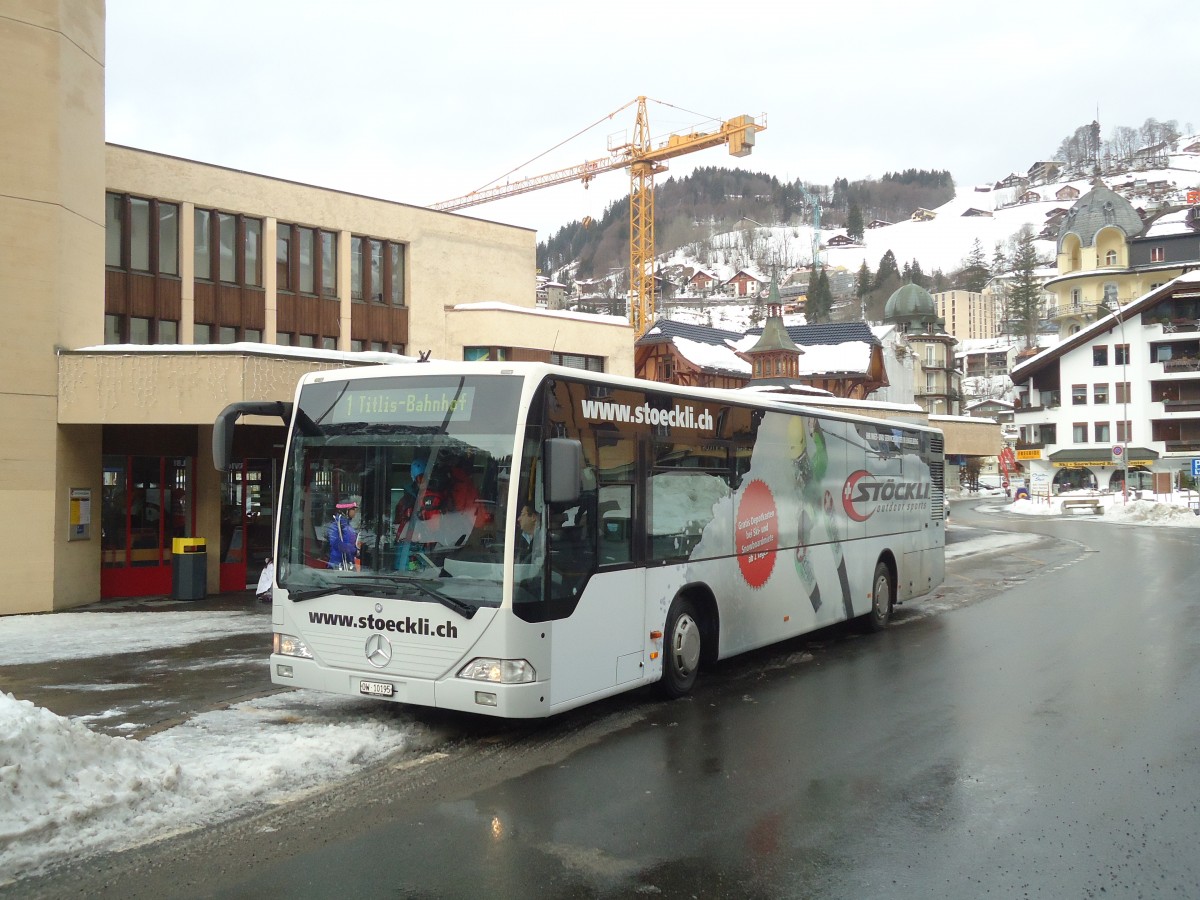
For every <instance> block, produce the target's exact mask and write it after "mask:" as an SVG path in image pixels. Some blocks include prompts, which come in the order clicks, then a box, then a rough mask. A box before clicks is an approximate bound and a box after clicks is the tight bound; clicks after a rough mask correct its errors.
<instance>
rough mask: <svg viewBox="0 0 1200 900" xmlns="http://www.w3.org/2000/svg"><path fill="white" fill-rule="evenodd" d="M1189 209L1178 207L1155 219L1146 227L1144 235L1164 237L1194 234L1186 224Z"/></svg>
mask: <svg viewBox="0 0 1200 900" xmlns="http://www.w3.org/2000/svg"><path fill="white" fill-rule="evenodd" d="M1188 212H1189V210H1186V209H1180V210H1176V211H1175V212H1171V213H1166V214H1164V215H1161V216H1159V217H1158V218H1157V219H1155V220H1154V221H1153V222H1152V223H1151V224H1150V227H1149V228H1147V229H1146V233H1145V235H1144V237H1166V236H1167V235H1172V234H1195V232H1194V231H1193V229H1192V228H1191V227H1189V225H1188Z"/></svg>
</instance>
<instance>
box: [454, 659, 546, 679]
mask: <svg viewBox="0 0 1200 900" xmlns="http://www.w3.org/2000/svg"><path fill="white" fill-rule="evenodd" d="M458 677H459V678H466V679H469V680H471V681H487V682H490V683H492V684H529V683H530V682H533V681H535V680H537V673H536V672H534V671H533V666H532V665H530V663H529V661H528V660H525V659H487V658H485V657H477V658H476V659H473V660H471V661H470V662H469V663H467V664H466V665H465V666H463V667H462V669H460V670H459V673H458Z"/></svg>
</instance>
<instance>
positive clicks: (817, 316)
mask: <svg viewBox="0 0 1200 900" xmlns="http://www.w3.org/2000/svg"><path fill="white" fill-rule="evenodd" d="M832 311H833V291H832V290H830V287H829V276H828V275H826V274H825V270H824V269H818V270H817V273H816V274H815V275H814V276H813V277H812V280H811V281H810V282H809V284H808V299H806V300H805V301H804V318H805V319H806V320H807V321H808V324H810V325H819V324H822V323H828V322H829V321H830V313H831V312H832Z"/></svg>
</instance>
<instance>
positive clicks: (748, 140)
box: [430, 97, 819, 340]
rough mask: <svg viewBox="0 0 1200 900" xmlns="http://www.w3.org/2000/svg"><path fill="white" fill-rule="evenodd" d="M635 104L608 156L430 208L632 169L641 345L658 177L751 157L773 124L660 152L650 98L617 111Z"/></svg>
mask: <svg viewBox="0 0 1200 900" xmlns="http://www.w3.org/2000/svg"><path fill="white" fill-rule="evenodd" d="M633 102H636V103H637V119H636V121H635V123H634V129H633V139H632V140H631V141H629V142H628V143H625V144H618V145H617V146H614V147H610V148H609V155H608V156H606V157H601V158H599V159H592V160H585V161H584V162H582V163H580V164H579V165H575V166H568V167H567V168H565V169H558V170H555V171H553V172H546V173H544V174H542V175H536V176H533V177H531V178H523V179H520V180H519V181H513V182H509V183H506V184H503V185H498V186H496V187H491V188H484V189H481V190H478V191H472V192H471V193H469V194H465V195H464V196H462V197H456V198H454V199H452V200H443V201H441V202H440V203H434V204H432V205H431V206H430V209H436V210H441V211H443V212H452V211H454V210H458V209H466V208H467V207H470V206H477V205H479V204H481V203H489V202H491V201H492V200H499V199H502V198H505V197H515V196H517V195H519V194H527V193H529V192H530V191H536V190H540V189H541V188H544V187H550V186H552V185H556V184H565V183H567V182H571V181H579V182H581V183H582V184H583V185H584V187H587V185H588V183H589V182H590V181H591V180H592V179H593V178H595V177H596V176H597V175H599V174H601V173H602V172H610V171H612V170H613V169H625V168H627V169H629V324H630V325H631V326H633V333H634V339H635V340H636V339H637V338H640V337H641V336H642V335H643V334H645V333H646V329H648V328H649V327H650V325H651V324H652V323H653V322H654V311H655V299H654V176H655V175H656V174H658V173H659V172H665V171H666V169H667V165H666V162H667V160H669V159H674V158H675V157H677V156H683V155H684V154H685V153H693V152H695V151H696V150H704V149H707V148H708V147H716V146H719V145H721V144H725V145H727V146H728V148H729V154H730V156H737V157H743V156H749V155H750V152H751V151H752V150H753V149H754V136H755V135H756V134H757V133H758V132H760V131H763V130H764V129H765V128H766V127H767V125H766V116H765V115H762V116H759V117H758V118H754V117H753V116H734V117H733V118H732V119H727V120H726V121H724V122H722V123H721V124H720V126H719V127H718V128H716V129H713V130H711V131H691V132H687V133H674V134H671V135H669V136H668V137H667V139H666V141H664V142H663V143H661V144H660V145H659V146H657V147H655V146H654V144H653V141H652V139H651V137H650V120H649V116H648V114H647V112H646V98H645V97H638V98H637V100H636V101H631V102H630V103H627V104H625V106H623V107H621V109H619V110H617V111H616V112H620V111H621V110H623V109H626V108H627V107H629V106H631V105H632V103H633ZM616 112H614V113H611V114H610V115H609V118H611V117H612V116H614V115H616ZM818 215H819V213H818Z"/></svg>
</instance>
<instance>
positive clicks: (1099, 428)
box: [1096, 422, 1109, 444]
mask: <svg viewBox="0 0 1200 900" xmlns="http://www.w3.org/2000/svg"><path fill="white" fill-rule="evenodd" d="M1108 442H1109V436H1108V423H1107V422H1097V423H1096V443H1097V444H1107V443H1108Z"/></svg>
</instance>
